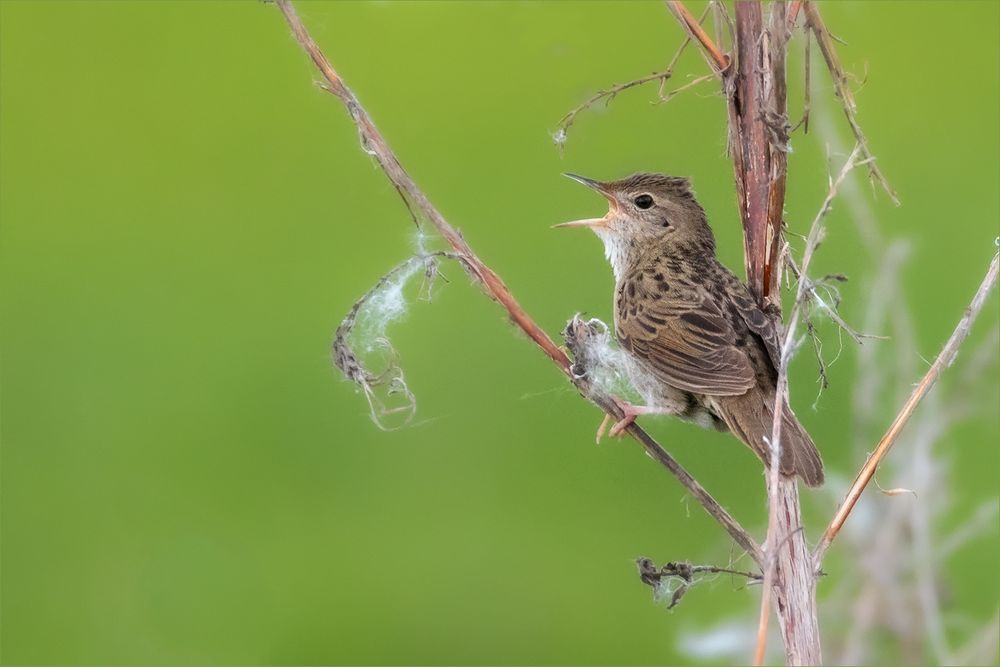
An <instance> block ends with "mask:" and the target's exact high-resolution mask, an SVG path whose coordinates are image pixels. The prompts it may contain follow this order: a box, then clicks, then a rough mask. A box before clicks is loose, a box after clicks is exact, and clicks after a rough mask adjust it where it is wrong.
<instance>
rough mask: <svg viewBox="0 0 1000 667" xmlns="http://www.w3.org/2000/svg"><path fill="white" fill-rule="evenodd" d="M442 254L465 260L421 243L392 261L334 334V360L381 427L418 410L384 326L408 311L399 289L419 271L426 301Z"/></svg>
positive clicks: (403, 422)
mask: <svg viewBox="0 0 1000 667" xmlns="http://www.w3.org/2000/svg"><path fill="white" fill-rule="evenodd" d="M441 259H453V260H456V261H459V262H462V263H463V264H467V262H466V260H465V258H464V256H462V255H459V254H457V253H452V252H443V251H439V252H425V251H424V250H423V247H422V245H421V248H420V252H419V253H418V254H416V255H414V256H413V257H410V258H409V259H407V260H406V261H405V262H403V263H401V264H399V265H397V266H396V267H394V268H393V269H392V270H390V271H389V272H388V273H386V274H385V275H384V276H382V277H381V278H380V279H379V280H378V282H376V283H375V285H374V286H373V287H372V288H371V289H370V290H368V291H367V292H366V293H365V294H364V295H363V296H362V297H361V298H360V299H358V300H357V301H355V302H354V305H353V306H352V307H351V310H350V311H348V313H347V315H346V316H345V317H344V319H343V321H342V322H341V323H340V326H339V327H337V331H336V333H335V334H334V336H333V350H332V354H333V363H334V365H335V366H336V367H337V368H339V369H340V370H341V372H342V373H343V374H344V376H345V377H347V379H348V380H350V381H351V382H353V383H354V384H356V385H357V386H358V387H359V388H360V389H361V391H362V392H363V393H364V395H365V400H367V401H368V408H369V412H370V414H371V418H372V421H373V422H375V425H376V426H378V427H379V428H380V429H382V430H385V431H389V430H394V429H396V428H400V427H402V426H405V425H406V424H408V423H409V422H410V421H411V420H412V419H413V415H414V414H416V410H417V401H416V397H415V396H414V395H413V392H412V391H410V388H409V387H408V386H407V384H406V379H405V377H404V375H403V369H402V367H401V366H400V364H399V355H398V354H397V353H396V350H395V348H394V347H393V346H392V343H391V342H390V341H389V339H388V337H387V336H386V329H387V327H388V326H389V324H391V323H392V322H394V321H396V320H398V319H400V318H401V317H402V316H403V315H404V314H406V308H407V303H406V298H405V296H404V294H403V291H404V289H405V288H406V286H407V284H409V282H410V280H411V279H412V278H413V277H415V276H416V275H418V274H420V275H422V277H423V281H422V284H421V287H420V292H419V296H418V298H419V299H422V300H424V301H430V297H431V290H432V288H433V285H434V281H435V279H436V278H437V277H438V264H439V262H440V260H441ZM391 416H401V417H397V420H395V421H396V423H394V424H393V425H390V424H388V423H387V421H386V418H387V417H391Z"/></svg>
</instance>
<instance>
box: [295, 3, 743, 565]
mask: <svg viewBox="0 0 1000 667" xmlns="http://www.w3.org/2000/svg"><path fill="white" fill-rule="evenodd" d="M276 4H277V6H278V9H279V10H280V11H281V13H282V15H283V16H284V18H285V20H286V21H287V22H288V25H289V27H290V28H291V30H292V34H293V35H294V36H295V39H296V41H297V42H298V43H299V45H300V46H301V47H302V48H303V50H305V52H306V53H307V54H308V55H309V57H310V58H311V59H312V61H313V63H314V64H315V65H316V67H317V69H319V71H320V73H321V74H322V75H323V78H324V79H325V80H326V86H325V88H326V90H328V91H329V92H330V93H332V94H333V95H335V96H336V97H337V98H338V99H339V100H340V101H341V102H342V103H343V104H344V106H345V107H347V111H348V113H350V115H351V119H352V120H353V122H354V124H355V125H356V126H357V129H358V133H359V135H360V137H361V142H362V146H363V147H364V148H365V151H366V152H367V153H369V154H370V155H372V156H373V157H374V158H375V159H376V161H377V162H378V164H379V166H380V167H381V168H382V171H384V172H385V174H386V176H387V177H388V178H389V180H390V181H391V182H392V184H393V185H394V186H396V187H397V188H398V190H399V191H400V192H401V193H403V194H404V197H405V198H406V199H407V200H408V201H409V202H410V203H412V205H413V207H414V208H415V209H417V210H418V211H420V213H421V214H423V215H424V216H425V217H426V218H427V219H428V220H429V221H430V223H431V224H432V225H433V226H434V228H435V229H436V230H437V231H438V233H440V234H441V236H442V237H443V238H444V239H445V241H447V242H448V244H449V245H451V247H452V248H454V249H455V251H457V252H458V253H459V254H460V255H461V256H462V259H463V265H465V266H466V267H467V269H468V272H469V274H470V275H471V276H472V277H473V278H474V279H475V280H477V281H478V282H480V283H481V284H482V286H483V288H484V289H485V291H486V293H487V294H488V295H489V296H490V297H491V298H492V299H494V300H495V301H497V302H498V303H500V305H501V306H503V308H504V309H505V310H506V311H507V312H508V313H509V315H510V317H511V320H512V321H513V322H514V324H516V325H517V326H518V328H520V329H521V330H522V331H523V332H524V333H525V334H527V335H528V337H529V338H531V340H532V341H534V343H535V344H536V345H537V346H538V347H539V348H541V349H542V351H543V352H544V353H545V354H546V356H548V357H549V359H551V360H552V362H553V363H555V365H556V366H557V367H558V368H559V370H561V371H562V372H563V373H564V374H565V375H566V376H567V377H568V378H569V379H570V380H571V381H573V382H574V384H576V385H577V386H578V387H579V388H580V390H581V392H582V393H583V394H584V396H586V397H587V398H588V399H589V400H591V401H592V402H594V403H595V404H596V405H598V406H599V407H600V408H601V409H602V410H604V411H605V412H606V413H607V414H609V415H611V416H612V417H614V418H615V419H621V418H622V417H623V415H622V413H621V410H620V408H618V406H617V405H615V403H614V402H613V401H612V400H611V399H610V397H606V396H602V395H600V394H597V393H595V392H593V391H592V390H591V388H590V387H589V386H588V385H587V384H586V383H585V382H582V381H581V380H580V379H579V378H575V377H573V374H572V372H571V370H570V367H571V362H570V359H569V357H568V356H567V355H566V353H565V352H564V351H563V350H562V349H560V348H559V347H558V346H557V345H556V344H555V343H554V342H553V341H552V339H551V338H549V336H548V334H546V333H545V332H544V331H543V330H542V328H541V327H539V326H538V324H536V323H535V321H534V320H533V319H532V318H531V316H530V315H528V313H527V312H526V311H525V310H524V308H522V307H521V305H520V304H519V303H518V302H517V300H516V299H515V298H514V295H513V294H512V293H511V292H510V290H509V289H508V288H507V286H506V285H505V284H504V282H503V281H502V280H501V279H500V276H498V275H497V274H496V272H494V271H493V269H491V268H490V267H489V266H487V265H486V264H485V263H484V262H483V261H482V260H481V259H480V258H479V256H478V255H476V253H475V252H474V251H473V250H472V247H471V246H469V244H468V243H467V242H466V241H465V239H464V238H463V237H462V235H461V234H460V233H459V232H458V230H457V229H455V228H454V227H452V226H451V225H450V224H449V223H448V222H447V220H445V218H444V216H443V215H441V213H440V212H439V211H438V210H437V208H435V207H434V205H433V204H432V203H431V201H430V200H429V199H428V198H427V196H426V195H424V193H423V192H422V191H421V190H420V188H419V187H417V184H416V183H415V182H414V181H413V179H412V178H411V177H410V175H409V174H408V173H407V172H406V170H405V169H403V166H402V165H401V164H400V162H399V160H398V159H397V158H396V155H395V153H393V152H392V150H391V149H390V148H389V145H388V144H387V143H386V141H385V138H384V137H383V136H382V134H381V133H380V132H379V131H378V129H377V128H376V127H375V124H374V122H373V121H372V119H371V117H370V116H369V115H368V112H367V111H366V110H365V109H364V107H363V106H361V102H359V101H358V98H357V97H355V95H354V93H353V92H351V90H350V89H349V88H348V87H347V85H346V84H345V83H344V81H343V79H341V77H340V75H339V74H337V72H336V70H335V69H334V68H333V66H332V65H331V64H330V61H329V60H327V58H326V56H325V55H324V54H323V52H322V50H320V48H319V46H318V45H317V44H316V43H315V42H314V41H313V39H312V37H311V36H310V34H309V32H308V31H307V30H306V28H305V26H304V25H303V24H302V21H301V19H300V18H299V16H298V14H297V12H296V11H295V7H294V6H293V5H292V3H291V1H290V0H277V2H276ZM626 432H628V434H629V435H631V436H632V437H633V438H635V439H636V440H637V441H638V442H639V443H640V444H641V445H642V447H643V448H644V449H645V450H646V452H647V453H648V454H649V455H650V456H651V457H652V458H653V459H655V460H656V461H657V462H659V463H660V464H661V465H663V466H664V467H665V468H666V469H667V470H668V471H669V472H670V473H671V474H672V475H674V477H676V478H677V480H678V481H679V482H680V483H681V484H682V485H683V486H684V487H685V488H686V489H687V490H688V492H689V493H691V495H692V496H694V497H695V499H696V500H697V501H698V502H699V503H700V504H701V505H702V507H704V508H705V511H707V512H708V513H709V514H710V515H711V516H712V517H713V518H714V519H715V520H716V521H717V522H718V523H719V524H720V525H721V526H722V527H723V528H724V529H725V530H726V532H728V533H729V535H730V537H732V539H733V541H735V542H736V543H737V544H738V545H739V546H740V547H741V548H743V549H744V550H746V551H747V552H748V553H749V554H750V556H751V557H752V558H753V559H754V560H755V561H756V562H758V563H759V562H761V561H760V559H761V556H760V547H759V546H757V544H756V542H755V541H754V540H753V538H752V537H750V534H749V533H747V531H746V530H745V529H744V528H743V527H742V526H741V525H740V524H739V522H738V521H736V519H735V518H733V517H732V515H730V514H729V512H727V511H726V509H725V508H723V507H722V506H721V505H720V504H719V503H718V501H716V500H715V499H714V498H713V497H712V496H711V494H709V493H708V491H706V490H705V488H704V487H703V486H701V484H699V483H698V482H697V480H695V479H694V478H693V477H692V476H691V475H690V474H689V473H688V472H687V471H686V470H684V468H683V467H681V465H680V464H679V463H677V461H676V460H674V458H673V457H671V456H670V454H668V453H667V452H666V450H664V449H663V447H661V446H660V445H659V443H657V442H656V441H655V440H654V439H653V438H652V437H650V436H649V434H647V433H646V432H645V431H644V430H643V429H642V428H641V427H640V426H638V425H637V424H635V423H633V424H631V425H630V426H629V427H628V428H627V429H626Z"/></svg>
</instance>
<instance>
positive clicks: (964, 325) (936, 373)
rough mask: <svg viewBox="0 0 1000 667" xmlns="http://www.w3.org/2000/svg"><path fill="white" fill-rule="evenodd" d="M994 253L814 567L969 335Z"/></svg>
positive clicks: (990, 283)
mask: <svg viewBox="0 0 1000 667" xmlns="http://www.w3.org/2000/svg"><path fill="white" fill-rule="evenodd" d="M997 260H998V255H996V254H994V255H993V259H992V261H991V262H990V266H989V268H988V269H987V270H986V276H985V277H984V278H983V282H982V283H981V284H980V285H979V289H978V290H977V291H976V294H975V296H974V297H973V298H972V303H970V304H969V307H968V308H966V309H965V314H963V315H962V318H961V319H960V320H959V321H958V325H957V326H956V327H955V330H954V331H953V332H952V334H951V337H950V338H949V339H948V342H947V343H945V346H944V348H943V349H942V350H941V353H940V354H939V355H938V356H937V359H935V360H934V363H933V364H932V365H931V367H930V369H928V371H927V373H926V374H925V375H924V377H923V378H922V379H921V380H920V382H919V383H918V384H917V386H916V387H915V388H914V389H913V392H912V393H911V394H910V397H909V398H908V399H907V400H906V403H904V404H903V407H902V409H900V411H899V414H897V415H896V418H895V419H894V420H893V421H892V424H890V426H889V429H888V430H887V431H886V432H885V435H883V436H882V439H881V440H880V441H879V443H878V446H876V447H875V451H874V453H872V455H871V456H870V457H869V458H868V460H867V461H866V462H865V465H864V466H862V468H861V470H860V471H859V472H858V476H857V478H856V479H855V480H854V483H853V484H852V485H851V488H850V490H848V492H847V496H846V497H845V498H844V502H843V503H842V504H841V505H840V507H839V508H838V509H837V512H836V514H834V516H833V519H832V520H831V521H830V525H829V526H827V528H826V531H825V532H824V533H823V537H822V539H821V540H820V542H819V544H817V545H816V549H815V550H814V551H813V563H814V564H815V566H816V567H818V566H819V564H820V563H822V561H823V556H824V555H825V554H826V551H827V549H829V548H830V544H831V542H833V540H834V539H835V538H836V537H837V534H838V533H839V532H840V529H841V528H842V527H843V525H844V522H845V521H847V517H849V516H850V514H851V510H853V509H854V505H855V504H856V503H857V502H858V498H860V497H861V494H862V493H863V492H864V490H865V487H867V486H868V483H869V482H870V481H871V479H872V477H873V476H874V475H875V471H876V470H877V469H878V466H879V464H880V463H881V462H882V459H884V458H885V455H886V454H887V453H888V452H889V449H891V448H892V445H893V444H894V443H895V442H896V438H898V437H899V434H900V432H902V430H903V427H904V426H906V423H907V422H908V421H909V420H910V417H912V416H913V411H914V410H915V409H916V407H917V405H919V404H920V401H921V400H923V398H924V397H925V396H926V395H927V392H928V391H930V389H931V387H933V386H934V383H935V382H937V379H938V377H940V375H941V372H942V371H944V369H946V368H947V367H948V366H950V365H951V362H952V361H953V360H954V359H955V355H957V354H958V348H959V347H960V346H961V345H962V343H963V342H964V341H965V339H966V338H967V337H968V335H969V330H970V329H971V328H972V323H973V322H975V320H976V317H977V316H978V315H979V312H980V311H981V310H982V309H983V305H984V304H985V303H986V297H987V296H988V295H989V293H990V291H991V290H992V289H993V287H994V286H995V285H996V283H997V273H998V266H997Z"/></svg>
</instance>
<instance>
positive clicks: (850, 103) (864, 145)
mask: <svg viewBox="0 0 1000 667" xmlns="http://www.w3.org/2000/svg"><path fill="white" fill-rule="evenodd" d="M802 4H803V9H804V10H805V16H806V27H807V29H808V30H809V31H811V32H812V34H813V35H815V36H816V43H817V44H818V45H819V50H820V51H821V52H822V54H823V59H824V60H826V66H827V68H828V69H829V70H830V76H832V77H833V85H834V88H835V89H836V91H837V97H839V98H840V101H841V102H842V104H843V106H844V115H845V116H847V124H848V125H850V126H851V132H852V133H853V134H854V139H855V140H856V141H857V142H858V143H859V144H860V145H861V152H862V154H863V155H864V156H865V159H866V160H869V162H868V170H869V173H870V174H871V177H872V178H873V179H875V180H876V181H878V183H879V185H881V186H882V189H883V190H885V192H886V194H888V195H889V198H890V199H891V200H892V202H893V203H894V204H896V205H897V206H898V205H899V197H897V196H896V191H895V190H893V189H892V186H891V185H890V184H889V180H888V179H887V178H886V177H885V175H884V174H883V173H882V170H881V169H879V167H878V165H877V164H876V163H875V156H874V155H873V154H872V152H871V149H869V148H868V139H866V138H865V133H864V132H863V131H862V129H861V124H860V123H859V122H858V118H857V104H856V103H855V102H854V93H852V92H851V87H850V82H849V81H848V79H847V73H846V72H845V71H844V68H843V66H842V65H841V64H840V57H839V56H838V55H837V49H836V48H835V47H834V45H833V36H832V35H831V34H830V31H829V30H828V29H827V27H826V24H825V23H824V22H823V17H822V16H820V13H819V9H817V7H816V3H815V2H809V1H808V0H807V1H805V2H803V3H802Z"/></svg>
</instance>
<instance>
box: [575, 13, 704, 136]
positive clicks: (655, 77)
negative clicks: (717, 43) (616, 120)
mask: <svg viewBox="0 0 1000 667" xmlns="http://www.w3.org/2000/svg"><path fill="white" fill-rule="evenodd" d="M709 9H711V7H710V6H709V7H705V11H704V12H702V15H701V18H699V19H698V23H699V24H701V22H703V21H704V20H705V17H706V16H708V11H709ZM690 43H691V34H690V33H688V34H687V35H686V36H685V38H684V41H683V42H681V45H680V46H679V47H678V48H677V51H675V52H674V56H673V58H671V59H670V63H669V64H668V65H667V66H666V68H664V69H663V70H661V71H659V72H653V73H652V74H649V75H647V76H642V77H639V78H638V79H633V80H632V81H626V82H625V83H616V84H614V85H612V86H611V87H609V88H606V89H604V90H599V91H597V92H596V93H594V95H592V96H591V97H589V98H588V99H587V100H585V101H584V102H583V104H581V105H579V106H578V107H576V108H574V109H572V110H571V111H570V112H569V113H567V114H566V115H565V116H563V117H562V118H560V119H559V122H558V123H557V124H556V127H557V128H558V129H557V130H556V133H555V138H556V143H557V144H559V145H560V146H561V145H562V144H564V143H565V142H566V135H567V134H568V133H569V128H570V127H572V125H573V123H574V122H576V117H577V116H578V115H579V114H580V113H582V112H584V111H586V110H587V109H589V108H590V107H592V106H594V105H595V104H597V103H598V102H600V101H601V100H605V99H606V100H607V102H606V104H611V102H613V101H614V99H615V97H616V96H617V95H618V93H621V92H623V91H625V90H628V89H629V88H635V87H636V86H641V85H642V84H644V83H649V82H650V81H659V82H660V90H659V97H660V101H661V102H666V101H667V100H669V99H670V98H671V97H673V96H674V95H676V94H677V93H679V92H681V91H683V90H686V89H688V88H691V87H693V86H694V85H695V84H697V83H701V81H702V79H700V78H699V79H697V80H695V81H692V82H691V83H688V84H686V85H684V86H681V87H680V88H678V89H677V90H675V91H673V92H672V93H669V94H667V95H664V93H663V87H664V86H665V85H666V83H667V81H669V80H670V78H671V77H672V76H673V75H674V67H675V66H676V65H677V61H678V60H680V57H681V55H682V54H683V53H684V50H685V49H686V48H687V46H688V44H690Z"/></svg>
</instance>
